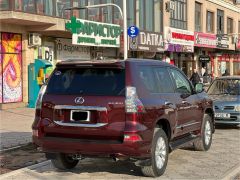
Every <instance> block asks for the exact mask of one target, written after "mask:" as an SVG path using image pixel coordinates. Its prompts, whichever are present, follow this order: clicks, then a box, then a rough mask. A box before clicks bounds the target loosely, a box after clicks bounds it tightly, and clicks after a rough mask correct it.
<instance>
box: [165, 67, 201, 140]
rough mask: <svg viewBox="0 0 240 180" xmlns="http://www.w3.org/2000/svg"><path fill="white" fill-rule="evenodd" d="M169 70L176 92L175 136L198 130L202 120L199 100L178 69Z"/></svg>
mask: <svg viewBox="0 0 240 180" xmlns="http://www.w3.org/2000/svg"><path fill="white" fill-rule="evenodd" d="M169 70H170V74H171V76H172V79H173V82H174V83H175V91H176V96H175V97H176V101H177V126H176V131H177V135H183V134H186V133H189V132H191V131H195V130H198V129H199V127H200V124H201V123H200V122H201V119H202V111H201V108H200V100H199V98H198V97H197V95H196V94H195V93H194V92H193V90H192V87H191V85H190V82H189V81H188V80H187V78H186V77H185V76H184V75H183V74H182V73H181V72H180V71H179V70H178V69H176V68H170V69H169Z"/></svg>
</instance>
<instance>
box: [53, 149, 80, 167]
mask: <svg viewBox="0 0 240 180" xmlns="http://www.w3.org/2000/svg"><path fill="white" fill-rule="evenodd" d="M51 162H52V164H53V166H54V167H56V168H57V169H60V170H66V169H72V168H74V167H75V166H76V165H77V164H78V162H79V160H75V159H72V157H70V156H69V155H68V154H62V153H59V154H56V157H55V158H54V159H51Z"/></svg>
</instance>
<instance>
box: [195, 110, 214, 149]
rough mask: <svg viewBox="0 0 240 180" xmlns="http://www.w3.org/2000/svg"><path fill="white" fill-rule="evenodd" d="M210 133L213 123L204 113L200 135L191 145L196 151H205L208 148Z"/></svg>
mask: <svg viewBox="0 0 240 180" xmlns="http://www.w3.org/2000/svg"><path fill="white" fill-rule="evenodd" d="M212 134H213V123H212V118H211V116H210V115H208V114H204V117H203V122H202V128H201V137H200V139H198V140H196V141H195V142H194V143H193V145H194V148H195V150H196V151H207V150H209V149H210V147H211V144H212Z"/></svg>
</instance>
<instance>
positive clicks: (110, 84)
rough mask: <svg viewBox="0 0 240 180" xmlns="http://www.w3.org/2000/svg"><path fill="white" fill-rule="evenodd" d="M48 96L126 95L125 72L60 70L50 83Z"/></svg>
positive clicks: (94, 69)
mask: <svg viewBox="0 0 240 180" xmlns="http://www.w3.org/2000/svg"><path fill="white" fill-rule="evenodd" d="M46 93H48V94H82V95H102V96H124V95H125V70H123V69H110V68H108V69H102V68H72V69H67V68H58V69H56V70H55V71H54V72H53V74H52V76H51V78H50V79H49V81H48V86H47V92H46Z"/></svg>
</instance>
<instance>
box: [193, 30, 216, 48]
mask: <svg viewBox="0 0 240 180" xmlns="http://www.w3.org/2000/svg"><path fill="white" fill-rule="evenodd" d="M216 45H217V39H216V35H215V34H206V33H200V32H195V33H194V46H197V47H207V48H216Z"/></svg>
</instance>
